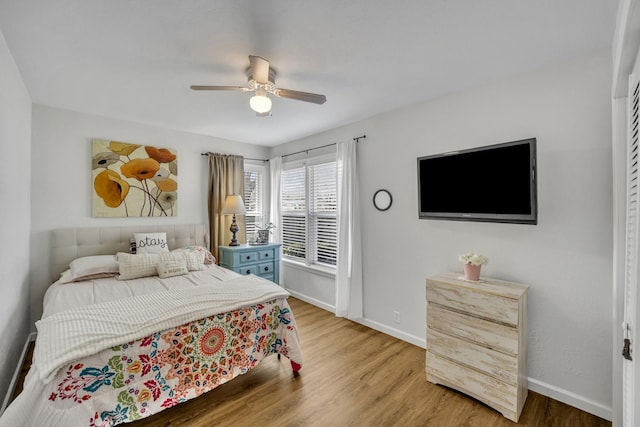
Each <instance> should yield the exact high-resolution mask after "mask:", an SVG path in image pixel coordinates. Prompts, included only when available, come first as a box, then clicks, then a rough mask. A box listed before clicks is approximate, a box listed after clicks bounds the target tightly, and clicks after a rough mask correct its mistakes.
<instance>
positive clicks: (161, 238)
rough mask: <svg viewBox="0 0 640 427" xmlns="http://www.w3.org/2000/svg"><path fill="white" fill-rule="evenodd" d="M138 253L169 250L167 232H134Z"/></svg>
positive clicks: (157, 252) (154, 252)
mask: <svg viewBox="0 0 640 427" xmlns="http://www.w3.org/2000/svg"><path fill="white" fill-rule="evenodd" d="M133 238H134V239H135V241H136V254H159V253H164V252H169V246H168V245H167V233H134V234H133Z"/></svg>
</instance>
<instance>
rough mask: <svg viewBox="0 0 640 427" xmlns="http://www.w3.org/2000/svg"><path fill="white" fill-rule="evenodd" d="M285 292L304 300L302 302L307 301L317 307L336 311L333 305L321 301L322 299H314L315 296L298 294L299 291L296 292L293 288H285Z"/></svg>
mask: <svg viewBox="0 0 640 427" xmlns="http://www.w3.org/2000/svg"><path fill="white" fill-rule="evenodd" d="M287 292H289V293H290V294H291V296H293V297H296V298H298V299H299V300H301V301H304V302H307V303H309V304H311V305H315V306H316V307H318V308H321V309H323V310H327V311H330V312H332V313H335V312H336V308H335V307H334V306H333V305H331V304H327V303H326V302H323V301H320V300H317V299H315V298H311V297H308V296H306V295H304V294H300V293H298V292H296V291H293V290H291V289H287ZM293 314H294V315H295V313H293Z"/></svg>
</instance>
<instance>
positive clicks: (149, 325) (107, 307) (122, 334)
mask: <svg viewBox="0 0 640 427" xmlns="http://www.w3.org/2000/svg"><path fill="white" fill-rule="evenodd" d="M185 277H190V276H185ZM192 280H193V279H192ZM67 286H68V285H67ZM288 296H289V293H288V292H287V291H285V290H284V289H282V288H281V287H280V286H278V285H276V284H275V283H272V282H269V281H268V280H265V279H261V278H259V277H257V276H240V277H237V278H235V279H231V280H226V281H222V282H214V283H213V284H209V285H208V286H197V287H192V288H182V289H173V290H168V291H161V292H153V293H148V294H144V295H138V296H134V297H130V298H125V299H122V300H117V301H108V302H104V303H101V304H94V305H88V306H83V307H75V308H71V309H69V310H65V311H61V312H57V313H55V314H52V315H50V316H48V317H46V318H44V319H42V320H39V321H37V322H36V328H37V329H38V345H37V346H36V348H35V358H34V363H35V366H36V367H37V369H38V372H39V373H40V379H41V380H42V381H43V382H44V383H45V384H46V383H48V382H50V381H51V380H52V379H53V377H54V376H55V374H56V372H58V369H60V367H62V366H64V365H66V364H68V363H70V362H73V361H74V360H77V359H80V358H82V357H85V356H90V355H92V354H94V353H97V352H99V351H101V350H104V349H106V348H109V347H113V346H116V345H118V344H122V343H125V342H128V341H133V340H136V339H139V338H144V337H146V336H147V335H150V334H152V333H154V332H157V331H161V330H165V329H169V328H174V327H176V326H180V325H182V324H185V323H188V322H191V321H193V320H197V319H202V318H205V317H208V316H211V315H214V314H219V313H225V312H228V311H232V310H236V309H239V308H242V307H247V306H250V305H253V304H257V303H260V302H264V301H270V300H274V299H279V298H286V297H288Z"/></svg>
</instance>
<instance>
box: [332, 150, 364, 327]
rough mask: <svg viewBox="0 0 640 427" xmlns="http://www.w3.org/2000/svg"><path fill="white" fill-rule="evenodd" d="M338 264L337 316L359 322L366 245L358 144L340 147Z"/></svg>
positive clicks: (361, 314) (338, 157)
mask: <svg viewBox="0 0 640 427" xmlns="http://www.w3.org/2000/svg"><path fill="white" fill-rule="evenodd" d="M337 147H338V148H337V149H338V151H337V158H336V160H337V162H336V163H337V171H338V180H337V187H338V263H337V269H336V270H337V271H336V316H340V317H347V318H349V319H358V318H362V317H363V312H362V244H361V238H360V206H359V203H358V171H357V168H356V141H353V140H349V141H347V142H339V143H338V144H337Z"/></svg>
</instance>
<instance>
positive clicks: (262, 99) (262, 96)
mask: <svg viewBox="0 0 640 427" xmlns="http://www.w3.org/2000/svg"><path fill="white" fill-rule="evenodd" d="M249 105H250V106H251V109H252V110H253V111H255V112H256V113H268V112H269V111H271V99H269V97H268V96H267V94H266V93H260V92H259V91H256V94H255V95H254V96H252V97H251V99H250V100H249Z"/></svg>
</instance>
